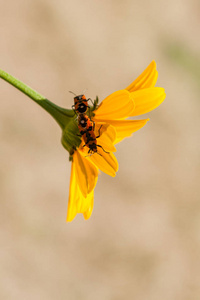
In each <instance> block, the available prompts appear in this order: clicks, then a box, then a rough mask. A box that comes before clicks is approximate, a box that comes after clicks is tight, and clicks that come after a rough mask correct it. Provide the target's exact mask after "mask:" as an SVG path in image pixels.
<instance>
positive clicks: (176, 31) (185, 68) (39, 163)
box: [0, 0, 200, 300]
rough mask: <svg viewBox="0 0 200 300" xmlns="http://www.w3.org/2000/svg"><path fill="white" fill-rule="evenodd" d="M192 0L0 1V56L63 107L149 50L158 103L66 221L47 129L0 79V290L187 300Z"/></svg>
mask: <svg viewBox="0 0 200 300" xmlns="http://www.w3.org/2000/svg"><path fill="white" fill-rule="evenodd" d="M199 25H200V2H199V1H198V0H190V1H189V0H178V1H174V0H168V1H166V0H161V1H159V0H157V1H156V0H155V1H148V0H142V1H136V0H134V1H131V0H123V1H120V0H118V1H114V0H113V1H105V0H104V1H91V0H86V1H81V0H75V1H68V0H54V1H50V0H43V1H39V0H36V1H31V0H15V1H14V0H13V1H11V0H10V1H9V0H8V1H5V0H0V68H2V69H4V70H5V71H7V72H9V73H11V74H13V75H14V76H16V77H17V78H19V79H21V80H22V81H24V82H25V83H27V84H29V85H30V86H31V87H33V88H35V89H36V90H37V91H38V92H40V93H42V94H44V95H45V96H46V97H47V98H48V99H50V100H52V101H55V102H56V103H57V104H59V105H61V106H63V107H68V108H70V107H71V105H72V103H73V96H72V95H71V94H69V93H68V91H69V90H72V91H74V92H75V93H77V94H79V93H82V92H83V91H84V90H85V89H86V88H87V91H86V92H85V93H86V96H88V97H92V98H94V97H95V96H96V95H98V96H99V97H100V99H103V98H104V97H105V96H107V95H109V94H110V93H112V92H114V91H116V90H118V89H122V88H125V87H126V86H127V85H128V84H129V83H130V82H131V81H132V80H134V79H135V78H136V77H137V76H138V75H139V74H140V73H141V72H142V71H143V70H144V69H145V68H146V67H147V65H148V64H149V63H150V62H151V60H152V59H155V60H156V62H157V65H158V71H159V79H158V83H157V86H162V87H164V88H165V89H166V94H167V98H166V101H165V102H164V103H163V104H162V105H161V106H160V107H159V108H158V109H156V110H155V111H153V112H151V113H149V114H147V116H145V117H150V119H151V120H150V122H149V123H148V125H146V127H144V128H143V129H141V130H140V131H138V132H137V133H135V135H134V137H132V138H130V139H127V140H125V141H124V142H123V143H120V144H119V145H118V147H117V150H118V151H117V153H116V156H117V158H118V160H119V165H120V169H119V172H118V174H117V176H116V178H111V177H109V176H107V175H105V174H101V176H100V177H99V181H98V184H97V187H96V189H95V206H94V211H93V214H92V217H91V219H90V220H89V221H87V222H86V221H84V219H83V217H82V216H81V215H80V216H77V217H76V219H75V220H74V221H73V222H72V223H70V224H67V223H65V218H66V210H67V199H68V190H69V179H70V163H69V162H68V153H67V152H66V151H65V150H64V148H62V146H61V144H60V137H61V132H60V128H59V127H58V126H57V124H56V123H55V122H54V120H53V119H52V118H51V117H50V116H49V115H48V114H47V113H46V112H45V111H43V110H42V109H41V108H40V107H39V106H37V104H35V103H34V102H32V101H31V100H30V99H29V98H28V97H26V96H25V95H23V94H22V93H20V92H19V91H17V90H15V89H14V88H13V87H11V86H9V85H8V84H7V83H5V82H4V81H2V80H0V103H1V110H0V140H1V147H0V193H1V198H0V199H1V200H0V299H3V300H4V299H6V300H7V299H9V300H10V299H20V300H22V299H29V300H32V299H34V300H35V299H37V300H38V299H39V300H40V299H41V300H43V299H44V300H46V299H48V300H51V299H61V300H64V299H70V300H75V299H78V300H82V299H87V300H94V299H95V300H102V299H105V300H110V299H111V300H122V299H137V300H146V299H148V300H157V299H162V300H179V299H180V300H198V299H200V285H199V283H200V200H199V190H198V189H199V187H198V184H199V175H200V161H199V125H200V124H199V123H200V122H199V106H200V105H199V101H200V99H199V92H200V87H199V86H200V85H199V81H200V55H199V51H200V39H199V27H200V26H199Z"/></svg>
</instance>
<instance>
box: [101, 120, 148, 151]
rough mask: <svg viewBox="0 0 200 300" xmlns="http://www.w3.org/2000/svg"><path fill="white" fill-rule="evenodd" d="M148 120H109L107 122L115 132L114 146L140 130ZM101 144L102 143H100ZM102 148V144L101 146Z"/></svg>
mask: <svg viewBox="0 0 200 300" xmlns="http://www.w3.org/2000/svg"><path fill="white" fill-rule="evenodd" d="M147 121H149V119H144V120H109V121H107V122H108V123H109V124H111V125H112V126H113V127H114V128H115V130H116V140H115V141H114V144H117V143H119V142H120V141H121V140H123V139H124V138H126V137H129V136H131V135H132V133H133V132H135V131H137V130H139V129H140V128H142V127H143V126H144V125H145V124H146V123H147ZM101 143H102V142H101ZM102 146H103V144H102Z"/></svg>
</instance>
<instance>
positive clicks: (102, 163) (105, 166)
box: [88, 147, 118, 177]
mask: <svg viewBox="0 0 200 300" xmlns="http://www.w3.org/2000/svg"><path fill="white" fill-rule="evenodd" d="M98 153H99V154H98ZM98 153H94V154H92V155H91V156H90V157H88V160H90V161H91V162H92V163H94V164H95V165H96V166H97V168H99V169H100V170H101V171H102V172H104V173H106V174H108V175H110V176H112V177H115V175H116V172H117V171H118V161H117V159H116V157H115V156H114V154H113V153H112V152H110V153H105V152H104V151H103V149H102V148H100V147H99V148H98Z"/></svg>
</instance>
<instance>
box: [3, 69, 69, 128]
mask: <svg viewBox="0 0 200 300" xmlns="http://www.w3.org/2000/svg"><path fill="white" fill-rule="evenodd" d="M0 78H2V79H4V80H5V81H7V82H8V83H10V84H11V85H13V86H14V87H15V88H17V89H18V90H20V91H21V92H22V93H24V94H25V95H27V96H28V97H30V98H31V99H32V100H33V101H35V102H36V103H37V104H39V105H40V106H41V107H43V108H44V109H45V110H46V111H47V112H48V113H49V114H50V115H51V116H52V117H53V118H54V119H55V120H56V121H57V122H58V124H59V125H60V127H61V128H62V129H63V128H64V127H65V126H66V123H67V122H68V119H69V118H72V117H73V116H74V111H73V110H71V109H65V108H62V107H60V106H58V105H56V104H54V103H53V102H51V101H49V100H48V99H46V98H45V97H44V96H43V95H41V94H39V93H38V92H36V91H35V90H33V89H32V88H30V87H29V86H27V85H26V84H25V83H23V82H21V81H20V80H18V79H17V78H15V77H13V76H12V75H10V74H8V73H6V72H5V71H3V70H1V69H0Z"/></svg>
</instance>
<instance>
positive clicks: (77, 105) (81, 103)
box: [70, 92, 93, 114]
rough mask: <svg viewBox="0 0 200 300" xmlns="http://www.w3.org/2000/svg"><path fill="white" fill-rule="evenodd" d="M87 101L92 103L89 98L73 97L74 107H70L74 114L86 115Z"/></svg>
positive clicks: (83, 96) (82, 96)
mask: <svg viewBox="0 0 200 300" xmlns="http://www.w3.org/2000/svg"><path fill="white" fill-rule="evenodd" d="M70 93H72V94H74V93H73V92H70ZM89 100H90V101H91V102H92V100H91V99H90V98H89V99H86V97H85V95H79V96H76V95H75V97H74V105H72V107H73V108H74V110H75V112H76V113H77V114H84V113H86V112H87V110H88V101H89ZM92 103H93V102H92Z"/></svg>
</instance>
